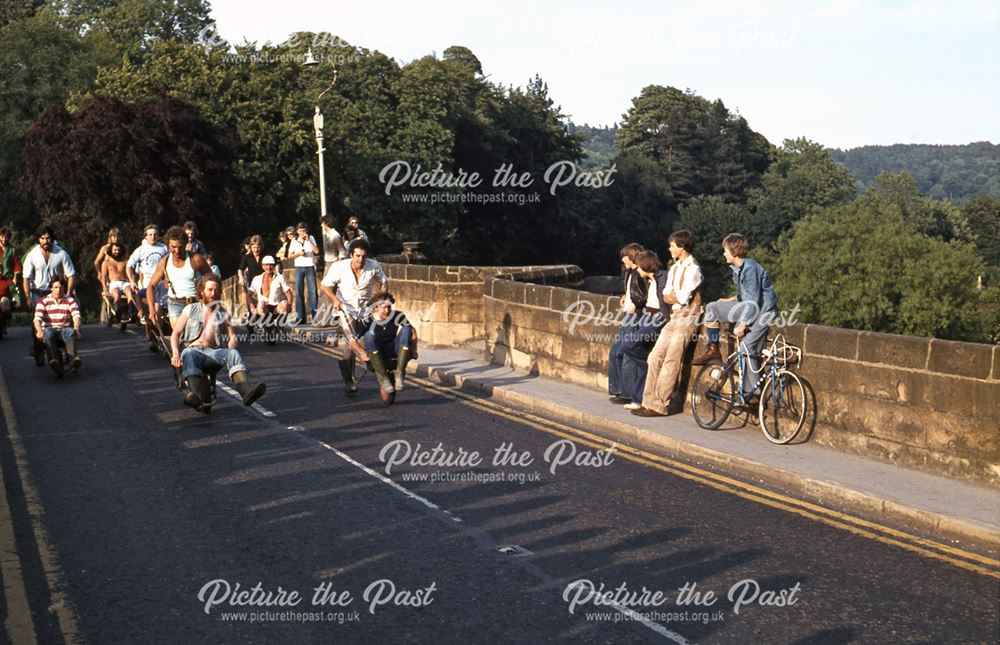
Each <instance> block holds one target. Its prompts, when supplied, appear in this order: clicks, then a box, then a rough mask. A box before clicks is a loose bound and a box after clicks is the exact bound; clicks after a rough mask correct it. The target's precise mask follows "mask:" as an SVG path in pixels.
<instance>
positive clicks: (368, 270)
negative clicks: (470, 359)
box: [0, 216, 416, 410]
mask: <svg viewBox="0 0 1000 645" xmlns="http://www.w3.org/2000/svg"><path fill="white" fill-rule="evenodd" d="M320 226H321V229H322V235H321V240H322V253H323V255H322V261H323V266H324V272H323V277H322V279H321V280H320V281H318V284H317V275H316V271H317V260H318V259H319V257H320V246H319V245H318V244H317V242H316V239H315V238H314V237H313V236H312V235H311V234H310V232H309V227H308V225H307V224H306V223H305V222H300V223H299V224H298V225H297V226H295V227H294V228H293V227H290V228H288V229H285V230H284V231H282V232H281V233H280V234H279V242H280V244H279V246H278V248H277V250H276V251H275V252H274V253H273V254H272V255H264V253H263V239H262V238H261V236H259V235H254V236H252V237H249V238H247V239H246V240H245V241H244V250H245V253H244V255H243V257H242V259H241V262H240V265H239V268H238V269H237V276H238V282H239V285H240V290H241V293H242V297H243V299H244V302H243V304H245V305H246V308H247V311H248V312H249V314H250V316H251V318H250V319H249V322H250V324H253V321H254V320H255V319H256V320H260V319H264V318H268V317H272V318H273V317H276V318H278V319H279V320H281V321H282V322H281V325H282V326H284V324H285V323H286V322H288V323H291V322H295V323H296V324H300V325H301V324H307V322H309V321H311V322H312V323H313V324H315V325H317V326H321V327H322V326H325V327H330V326H334V325H337V326H339V327H340V328H341V329H342V330H343V332H344V333H345V335H346V336H347V338H348V339H349V340H350V344H351V347H352V348H353V350H354V352H355V353H354V354H351V356H350V357H349V358H348V359H344V360H342V361H341V365H340V367H341V372H342V374H343V376H344V381H345V387H346V390H347V393H348V394H354V393H355V392H356V391H357V383H356V382H355V381H354V376H353V374H354V370H353V363H354V360H356V358H355V356H357V357H360V358H361V360H363V361H365V362H366V363H368V364H369V365H371V367H372V370H373V371H374V372H375V373H376V376H377V378H378V380H379V384H380V387H381V388H382V390H383V392H389V393H391V392H393V391H395V390H398V389H401V388H402V385H403V374H404V373H405V369H406V363H407V362H408V361H409V360H410V359H411V358H414V357H415V353H416V334H415V332H414V330H413V328H412V327H411V326H410V324H409V322H408V321H407V320H406V317H405V315H404V314H402V313H401V312H392V303H393V302H394V299H393V297H392V295H391V294H389V292H388V279H387V277H386V275H385V272H384V271H383V270H382V267H381V265H380V264H379V263H378V262H377V261H376V260H374V259H372V258H371V257H369V256H370V253H371V246H370V243H369V241H368V236H367V234H366V233H365V232H364V231H363V230H361V228H360V226H359V222H358V220H357V218H351V219H350V220H348V223H347V227H346V228H345V230H344V234H343V235H341V233H340V232H339V231H337V229H336V222H335V220H334V219H333V218H332V217H330V216H324V217H323V219H322V221H321V223H320ZM10 238H11V235H10V231H9V230H8V229H6V228H3V229H0V332H2V331H4V330H5V327H6V323H7V320H8V319H9V315H10V313H11V312H12V311H13V309H14V307H15V297H16V291H17V290H18V287H20V290H21V294H22V295H21V300H22V302H23V305H24V307H25V308H26V309H28V310H30V311H32V312H33V313H34V317H33V327H34V334H33V339H32V348H31V352H32V354H33V355H34V356H35V359H36V362H37V363H38V364H39V365H44V363H45V361H46V359H47V360H48V364H49V366H50V367H51V368H52V369H53V370H54V371H55V372H56V373H57V374H58V375H59V376H62V374H63V369H64V363H63V360H62V356H63V352H65V354H66V356H67V363H68V364H69V365H70V367H71V369H73V370H76V369H79V368H80V366H81V364H82V360H81V358H80V356H79V354H78V352H77V346H76V342H75V341H77V340H79V339H80V335H81V326H80V323H81V315H80V308H79V305H78V303H77V301H76V298H75V295H74V290H75V286H76V269H75V266H74V264H73V261H72V259H71V258H70V256H69V253H67V252H66V250H65V249H64V248H62V247H61V246H60V245H59V244H58V242H57V241H56V237H55V232H54V231H53V230H52V228H51V227H49V226H42V227H40V228H39V229H38V231H37V240H38V244H37V245H36V246H34V247H33V248H32V249H31V250H30V251H28V252H27V253H26V254H24V256H23V257H21V256H20V255H19V254H18V253H17V252H16V251H15V250H14V249H13V248H12V247H11V245H10ZM281 263H284V265H285V266H284V268H289V269H294V271H295V294H293V293H292V288H291V286H290V285H289V283H288V281H287V280H285V278H284V275H283V274H282V270H281V269H282V264H281ZM93 266H94V271H95V273H96V274H97V276H98V279H99V282H100V284H101V290H102V295H103V297H104V298H105V300H106V302H107V304H108V311H109V314H110V315H111V316H113V317H114V318H115V319H117V320H118V321H119V322H121V323H127V322H129V321H130V319H131V317H132V316H135V317H137V318H138V322H140V323H141V324H142V325H144V326H145V327H146V329H147V333H148V332H149V329H151V328H153V329H160V328H161V326H162V327H163V328H165V332H164V333H165V334H166V335H169V337H170V348H171V353H172V356H171V362H172V364H173V365H174V367H175V368H176V369H178V370H179V371H180V374H181V377H182V379H183V383H184V385H185V389H186V394H185V403H187V404H189V405H191V406H193V407H195V408H198V409H203V410H204V409H206V408H210V406H211V403H212V401H211V400H210V399H211V394H210V392H209V390H208V389H207V388H206V386H205V381H204V377H205V375H206V374H207V373H209V372H211V373H214V372H217V371H219V370H220V369H223V368H224V369H226V370H227V372H228V374H229V377H230V379H231V380H232V382H233V384H234V386H235V387H236V389H237V390H238V391H239V392H240V394H241V396H242V399H243V402H244V404H246V405H251V404H252V403H253V402H254V401H256V400H257V399H258V398H260V397H261V396H262V395H263V394H264V392H265V390H266V386H265V385H264V384H263V383H261V384H258V385H256V386H253V385H251V384H250V382H249V379H248V376H247V369H246V364H245V362H244V361H243V359H242V357H241V356H240V354H239V351H238V350H237V337H236V334H235V332H234V329H233V324H232V315H233V314H232V312H230V311H229V310H228V309H227V308H226V307H225V305H223V304H222V301H221V292H222V289H221V285H222V280H221V273H220V271H219V269H218V267H217V266H216V265H215V264H214V262H213V260H212V256H211V254H210V253H209V251H208V249H207V248H206V247H205V245H204V243H202V242H201V240H199V239H198V227H197V225H196V224H195V223H194V222H187V223H185V224H184V225H183V226H173V227H171V228H169V229H168V230H167V231H166V233H165V235H164V236H163V240H161V237H160V229H159V227H157V226H156V225H153V224H150V225H148V226H146V227H145V229H144V230H143V239H142V241H141V243H140V244H139V245H138V246H136V247H135V248H134V249H133V250H132V252H131V253H128V251H127V246H126V244H125V241H124V240H122V239H121V232H120V231H119V230H118V229H111V230H110V231H109V232H108V237H107V241H106V243H105V244H104V245H103V246H102V247H101V248H100V250H99V251H98V253H97V256H96V257H95V258H94V262H93ZM18 276H20V277H21V279H22V282H21V283H20V284H19V283H18V282H17V277H18ZM320 294H322V298H323V304H322V308H320V305H319V302H318V300H319V298H320ZM293 303H294V306H295V309H296V312H295V318H294V319H290V318H288V316H289V315H290V313H291V307H292V304H293ZM318 314H319V315H318ZM164 315H165V316H166V318H167V319H168V321H169V322H168V323H165V322H164V321H162V320H161V318H162V316H164ZM388 360H395V361H396V363H397V365H398V367H397V369H396V372H395V379H394V380H393V379H390V378H388V370H387V369H386V363H387V361H388Z"/></svg>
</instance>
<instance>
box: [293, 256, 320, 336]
mask: <svg viewBox="0 0 1000 645" xmlns="http://www.w3.org/2000/svg"><path fill="white" fill-rule="evenodd" d="M307 282H308V283H309V311H308V313H309V315H310V316H313V317H315V316H316V269H315V268H313V267H295V314H296V315H297V316H298V317H299V322H300V323H301V322H305V321H306V292H305V291H306V283H307Z"/></svg>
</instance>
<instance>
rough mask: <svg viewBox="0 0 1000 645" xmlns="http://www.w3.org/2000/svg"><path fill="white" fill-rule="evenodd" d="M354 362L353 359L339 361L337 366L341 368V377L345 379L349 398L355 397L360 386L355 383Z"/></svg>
mask: <svg viewBox="0 0 1000 645" xmlns="http://www.w3.org/2000/svg"><path fill="white" fill-rule="evenodd" d="M353 362H354V361H352V360H351V359H348V360H345V361H337V366H338V367H340V375H341V376H343V377H344V388H345V392H346V393H347V395H348V396H354V394H355V393H357V391H358V384H357V383H355V382H354V369H353V365H352V363H353Z"/></svg>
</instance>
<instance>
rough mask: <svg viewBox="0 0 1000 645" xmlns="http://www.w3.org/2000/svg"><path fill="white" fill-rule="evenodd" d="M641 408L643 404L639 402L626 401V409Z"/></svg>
mask: <svg viewBox="0 0 1000 645" xmlns="http://www.w3.org/2000/svg"><path fill="white" fill-rule="evenodd" d="M640 408H642V405H641V404H639V403H635V402H632V403H626V404H625V409H626V410H638V409H640Z"/></svg>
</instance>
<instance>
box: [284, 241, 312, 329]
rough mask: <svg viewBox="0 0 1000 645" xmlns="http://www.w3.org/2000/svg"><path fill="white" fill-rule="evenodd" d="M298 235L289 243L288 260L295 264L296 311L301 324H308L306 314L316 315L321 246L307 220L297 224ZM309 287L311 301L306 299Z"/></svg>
mask: <svg viewBox="0 0 1000 645" xmlns="http://www.w3.org/2000/svg"><path fill="white" fill-rule="evenodd" d="M295 230H296V237H295V239H293V240H292V241H291V242H290V243H289V244H288V256H287V258H286V259H287V260H291V261H292V264H293V265H294V266H295V313H296V315H297V316H298V319H299V320H298V323H299V324H300V325H304V324H306V314H308V315H309V316H310V317H311V318H315V317H316V254H317V253H319V246H317V245H316V239H315V238H314V237H313V236H312V235H309V227H308V226H306V223H305V222H299V224H298V226H296V229H295ZM307 286H308V288H309V301H308V302H307V301H306V287H307Z"/></svg>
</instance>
